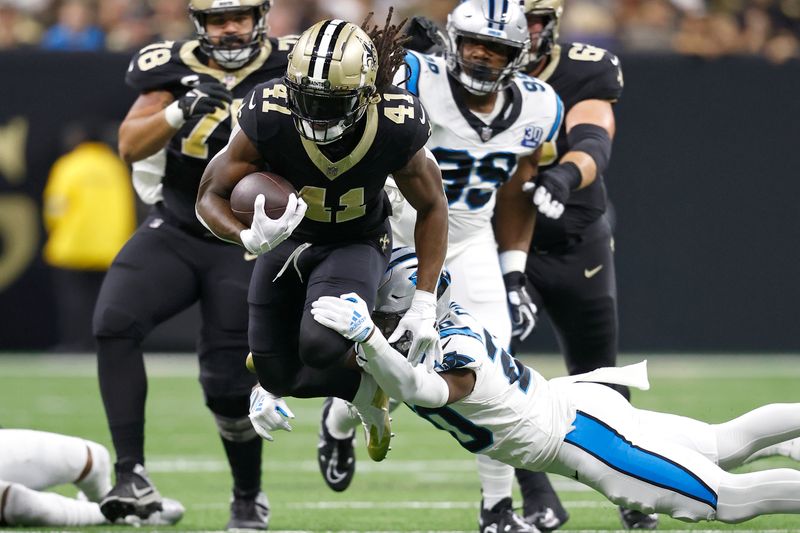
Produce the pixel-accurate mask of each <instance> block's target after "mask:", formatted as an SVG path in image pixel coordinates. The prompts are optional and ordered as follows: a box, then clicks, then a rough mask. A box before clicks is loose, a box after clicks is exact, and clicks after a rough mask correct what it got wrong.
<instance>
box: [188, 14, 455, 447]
mask: <svg viewBox="0 0 800 533" xmlns="http://www.w3.org/2000/svg"><path fill="white" fill-rule="evenodd" d="M398 32H399V28H397V27H396V26H394V25H391V24H390V22H389V21H387V24H386V26H385V27H384V28H383V29H380V30H379V29H378V28H377V27H376V28H372V29H370V34H371V35H372V37H374V38H375V39H376V42H373V40H372V39H371V38H370V35H368V33H366V32H365V31H364V30H362V29H361V28H359V27H358V26H356V25H355V24H352V23H349V22H345V21H342V20H325V21H321V22H319V23H317V24H315V25H314V26H312V27H311V28H309V29H308V30H306V31H305V32H304V33H303V34H302V35H301V36H300V39H299V40H298V42H297V44H296V45H295V48H294V50H293V51H292V53H291V54H290V59H289V65H288V67H287V69H286V73H285V76H283V78H281V79H278V80H274V81H272V82H269V83H266V84H261V85H259V86H257V87H256V88H255V89H254V90H253V91H251V92H250V94H249V95H248V96H247V97H246V100H245V102H246V103H245V105H243V106H242V107H241V110H240V113H239V127H238V128H237V129H236V130H235V131H234V133H233V135H232V137H231V140H230V142H229V143H228V145H227V147H226V148H225V149H224V150H223V151H221V152H220V153H219V154H218V155H217V156H216V157H215V158H214V159H213V160H212V161H211V163H210V164H209V166H208V168H207V169H206V172H205V174H204V176H203V181H202V183H201V185H200V192H199V196H198V199H197V214H198V217H199V218H200V219H201V220H202V221H203V222H204V224H205V225H206V226H207V227H208V228H209V229H210V230H211V231H213V232H214V233H215V234H216V235H218V236H219V237H220V238H221V239H224V240H227V241H230V242H235V243H238V244H241V245H243V246H244V247H245V248H246V249H247V250H248V251H249V252H250V253H253V254H256V255H258V256H259V257H258V259H257V261H256V266H255V270H254V272H253V277H252V280H251V282H250V292H249V296H248V301H249V303H250V328H249V339H250V349H251V351H252V355H253V362H254V366H255V370H256V371H257V374H258V378H259V382H260V384H261V386H263V387H264V389H266V390H268V391H269V392H271V393H272V394H274V395H275V396H279V397H282V396H296V397H318V396H336V397H339V398H342V399H344V400H347V401H351V402H352V403H353V404H354V405H356V407H357V408H358V410H359V413H360V414H361V415H362V417H364V418H366V419H369V421H368V424H369V426H370V427H371V428H372V429H371V430H370V432H369V434H368V442H367V450H368V452H369V454H370V457H372V459H373V460H382V459H383V458H384V457H385V455H386V451H387V449H388V445H389V438H390V432H389V428H388V413H387V411H386V405H387V403H388V398H387V397H386V396H385V395H384V394H382V392H381V391H379V390H377V391H376V386H375V383H374V380H372V379H371V377H370V376H368V375H366V374H365V375H364V376H365V377H364V378H363V379H362V377H361V374H360V373H359V372H358V371H357V369H355V368H345V367H344V366H343V363H344V362H345V361H346V359H347V354H348V352H349V351H351V350H352V347H353V344H352V342H350V341H347V340H346V339H343V338H342V337H341V336H339V335H336V334H335V333H334V332H331V331H330V330H328V329H327V328H324V327H322V326H320V325H319V324H317V323H316V322H315V321H314V320H313V318H312V317H311V314H310V306H311V302H312V301H314V300H316V299H318V298H319V297H320V296H323V295H338V294H341V292H342V291H343V290H346V292H358V293H359V294H363V295H364V298H365V299H366V301H367V302H370V303H371V302H374V299H375V291H376V289H377V286H378V282H379V281H380V278H381V276H382V275H383V272H384V271H385V269H386V265H387V263H388V261H389V255H390V254H391V250H392V246H391V243H392V233H391V228H390V227H389V223H388V220H387V219H388V216H389V213H390V206H389V202H388V199H387V197H386V194H385V192H384V190H383V185H384V183H385V181H386V178H387V175H388V174H390V173H391V174H393V175H394V179H395V181H396V182H397V184H398V186H399V187H400V190H402V191H403V194H405V196H406V198H408V199H409V202H410V203H411V205H412V206H414V208H415V209H416V211H417V217H416V221H415V237H416V238H415V240H416V243H417V244H418V246H419V254H420V269H419V272H418V276H417V277H416V278H415V282H416V292H415V293H414V304H413V305H412V308H413V309H412V310H411V311H410V312H409V314H408V315H406V317H405V319H404V321H403V322H402V323H401V324H399V325H398V327H397V330H396V331H395V332H394V333H393V338H399V337H401V336H405V335H409V336H410V337H411V338H413V345H412V347H411V352H410V357H411V360H412V362H414V363H415V364H416V363H418V362H421V361H424V362H425V366H426V367H428V368H432V367H433V365H434V364H435V363H436V361H437V360H438V359H440V357H441V355H440V354H441V348H440V346H439V336H438V333H437V332H436V329H435V322H436V321H435V298H434V291H435V289H436V282H437V280H438V277H439V272H440V270H441V267H442V263H443V260H444V254H445V249H446V247H447V201H446V198H445V196H444V193H443V190H442V182H441V174H440V172H439V169H438V167H437V165H436V163H435V160H434V159H433V157H432V156H431V155H430V153H429V152H427V153H426V150H425V148H424V146H425V143H426V141H427V140H428V137H429V136H430V122H429V121H428V118H427V114H426V112H425V110H424V109H423V108H422V105H421V104H420V102H419V100H418V99H417V98H416V97H415V96H413V95H411V94H409V93H408V92H406V91H405V90H403V89H400V88H397V87H394V86H393V85H392V77H393V75H394V73H395V71H396V69H397V68H398V66H399V65H400V64H402V62H403V54H404V51H403V49H402V47H401V46H400V45H399V44H398V43H397V37H398V36H399V35H398ZM263 168H269V169H270V170H271V171H273V172H275V173H277V174H279V175H281V176H283V177H285V178H286V179H287V180H288V181H289V182H291V184H292V185H293V186H294V187H295V188H296V189H297V190H298V191H299V198H297V197H295V196H294V195H292V196H290V200H289V203H288V204H287V206H286V210H285V212H284V214H283V215H282V216H281V217H280V218H279V219H277V220H273V219H270V218H268V217H267V216H266V215H265V214H264V209H263V205H264V196H263V195H258V196H257V198H256V200H255V206H254V211H255V216H254V218H253V222H252V225H251V227H249V228H248V227H246V226H244V225H243V224H242V223H241V222H240V221H239V220H237V218H236V217H235V216H234V215H233V213H232V212H231V207H230V203H229V198H230V194H231V191H232V190H233V188H234V186H235V185H236V183H238V182H239V180H240V179H241V178H242V177H244V176H245V175H247V174H249V173H251V172H255V171H257V170H260V169H263ZM423 237H424V238H423Z"/></svg>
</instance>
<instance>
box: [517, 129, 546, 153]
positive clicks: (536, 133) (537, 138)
mask: <svg viewBox="0 0 800 533" xmlns="http://www.w3.org/2000/svg"><path fill="white" fill-rule="evenodd" d="M543 136H544V130H542V128H540V127H539V126H527V127H526V128H525V137H524V138H523V139H522V146H525V147H526V148H536V147H538V146H539V145H540V144H541V142H542V137H543Z"/></svg>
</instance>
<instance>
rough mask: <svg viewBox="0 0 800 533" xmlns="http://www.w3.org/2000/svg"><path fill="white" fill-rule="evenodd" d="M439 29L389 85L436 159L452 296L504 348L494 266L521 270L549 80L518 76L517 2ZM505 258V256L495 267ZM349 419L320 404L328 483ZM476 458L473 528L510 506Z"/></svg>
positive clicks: (501, 293) (345, 448)
mask: <svg viewBox="0 0 800 533" xmlns="http://www.w3.org/2000/svg"><path fill="white" fill-rule="evenodd" d="M447 35H448V41H449V42H448V44H447V47H446V53H445V55H444V57H441V56H433V55H425V54H419V53H416V52H411V51H409V52H408V53H407V56H406V66H405V68H404V69H401V70H400V71H398V73H397V76H396V77H395V82H396V83H398V84H399V85H401V86H404V87H405V88H406V89H407V90H408V91H409V92H411V93H412V94H414V95H416V96H418V97H419V99H420V101H421V102H422V104H423V106H424V107H425V111H426V113H427V120H428V121H429V122H430V124H431V130H432V133H431V137H430V139H429V140H428V143H427V145H426V147H427V148H429V149H430V150H431V151H432V152H433V155H434V156H435V157H436V160H437V162H438V163H439V166H440V168H441V171H442V179H443V181H444V188H445V193H446V195H447V199H448V203H449V217H448V221H449V226H448V227H449V231H448V238H449V243H448V249H447V256H446V259H445V264H446V266H447V268H448V270H449V271H450V273H451V275H452V278H453V287H452V290H453V294H454V295H455V298H456V299H457V300H458V301H460V302H463V303H464V305H466V306H467V307H468V308H469V309H471V310H472V312H474V313H475V314H476V316H478V317H479V319H480V320H481V322H482V323H483V324H484V325H485V326H486V327H487V328H488V329H489V331H491V332H492V333H493V334H494V335H495V336H496V337H497V338H498V339H499V341H500V343H501V345H502V346H503V347H506V348H507V347H508V345H509V343H510V341H511V333H512V324H511V320H510V318H509V307H508V300H507V293H506V288H505V284H504V282H503V274H504V273H505V272H506V271H507V270H508V269H509V268H512V267H513V269H515V270H519V271H520V272H521V271H522V270H524V267H525V260H526V257H527V249H528V242H529V241H528V239H530V237H531V235H532V232H533V219H534V217H535V212H534V210H533V206H532V205H531V203H530V197H529V196H528V195H526V194H524V193H523V192H522V185H523V184H524V183H526V182H527V181H528V180H530V179H531V177H533V176H534V175H535V174H536V169H537V166H538V163H539V155H540V152H541V149H540V147H541V146H542V145H543V144H544V143H545V142H551V141H554V140H555V138H556V135H557V133H558V130H559V128H560V126H561V120H562V115H563V113H562V104H561V100H560V98H559V97H558V95H557V94H556V93H555V91H553V89H552V87H550V86H549V85H547V84H546V83H544V82H541V81H539V80H537V79H535V78H531V77H528V76H525V75H523V74H521V73H520V69H521V68H522V67H523V66H524V65H525V63H526V61H527V57H528V56H527V53H528V49H529V45H530V37H529V34H528V30H527V21H526V19H525V15H524V12H523V10H522V8H521V7H520V5H519V4H518V2H509V1H507V0H504V1H501V0H497V1H494V0H467V1H465V2H463V3H461V4H460V5H459V6H458V7H456V8H455V9H454V10H453V12H452V13H451V14H450V16H449V17H448V23H447ZM386 189H387V193H388V194H389V198H390V200H391V201H392V210H393V215H392V217H391V219H390V221H391V224H392V233H393V238H394V245H395V246H410V245H412V244H413V242H414V241H413V239H414V221H415V220H416V213H415V211H414V209H413V208H412V207H411V206H410V205H409V204H408V203H407V202H406V201H405V200H404V199H403V197H402V195H401V194H400V192H399V190H397V189H396V188H395V187H392V182H391V181H388V182H387V188H386ZM493 216H494V217H495V222H496V232H495V230H494V229H493V227H492V217H493ZM495 234H496V235H495ZM498 247H499V252H500V256H499V258H498ZM506 257H513V258H514V262H515V263H514V264H513V265H511V264H509V265H502V264H501V263H502V262H503V261H504V259H505V258H506ZM501 267H502V269H501ZM523 290H524V289H523ZM513 297H514V295H511V294H509V295H508V298H513ZM517 303H518V302H517ZM522 309H527V308H522ZM517 322H522V321H521V320H517ZM356 423H357V419H355V418H353V417H352V416H349V412H348V410H347V409H346V407H345V406H344V404H343V402H341V401H339V400H335V399H333V400H329V401H328V402H326V405H325V406H324V409H323V421H322V429H321V439H320V444H319V448H318V459H319V465H320V470H321V471H322V474H323V477H324V478H325V481H326V483H328V485H329V486H330V487H331V488H333V489H334V490H344V488H346V487H347V485H349V482H350V479H351V478H352V470H353V468H354V462H353V461H354V459H353V457H352V452H351V449H352V444H351V442H352V441H351V439H348V436H349V435H351V434H352V428H353V426H354V425H355V424H356ZM332 463H333V464H332ZM478 463H479V473H480V478H481V486H482V493H483V509H484V510H485V511H486V513H484V516H482V519H481V522H482V529H483V528H485V527H489V526H491V525H492V524H494V523H496V522H497V521H498V520H500V517H499V516H498V517H496V518H491V517H490V516H489V514H491V513H490V511H492V509H493V508H494V507H495V506H497V505H498V504H500V503H501V502H502V503H503V507H508V508H510V506H511V500H510V496H511V486H512V482H513V471H511V470H510V469H509V468H508V467H507V466H506V465H500V464H497V463H495V462H493V461H490V460H488V459H486V458H485V457H479V460H478ZM498 511H499V509H498ZM519 526H520V528H521V529H520V530H519V531H521V532H525V531H528V528H527V527H524V526H523V525H522V524H521V523H520V524H519Z"/></svg>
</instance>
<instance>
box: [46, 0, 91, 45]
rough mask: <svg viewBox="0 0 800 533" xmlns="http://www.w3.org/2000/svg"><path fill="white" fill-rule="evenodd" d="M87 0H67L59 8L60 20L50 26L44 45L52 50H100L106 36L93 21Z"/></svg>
mask: <svg viewBox="0 0 800 533" xmlns="http://www.w3.org/2000/svg"><path fill="white" fill-rule="evenodd" d="M92 18H93V17H92V9H91V6H90V5H89V3H88V1H86V0H66V1H65V2H64V3H63V4H62V5H61V7H60V8H59V10H58V22H57V23H56V24H55V25H54V26H51V27H50V28H48V30H47V31H46V32H45V34H44V37H43V38H42V47H43V48H49V49H51V50H100V49H102V48H103V44H104V41H105V36H104V35H103V32H102V30H101V29H100V28H98V27H97V26H95V25H94V24H93V21H92Z"/></svg>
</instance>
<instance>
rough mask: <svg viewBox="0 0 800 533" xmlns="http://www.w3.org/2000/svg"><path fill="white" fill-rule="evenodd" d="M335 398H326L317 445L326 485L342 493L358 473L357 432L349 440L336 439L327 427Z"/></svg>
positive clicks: (320, 469)
mask: <svg viewBox="0 0 800 533" xmlns="http://www.w3.org/2000/svg"><path fill="white" fill-rule="evenodd" d="M332 404H333V398H331V397H328V398H325V403H323V404H322V422H321V423H320V430H319V444H317V463H319V471H320V472H321V473H322V478H323V479H324V480H325V483H326V484H327V485H328V486H329V487H330V488H331V489H332V490H335V491H336V492H342V491H343V490H345V489H346V488H347V487H349V486H350V482H351V481H353V475H354V474H355V473H356V457H355V451H354V449H353V447H354V444H355V440H356V437H355V430H354V431H353V436H352V437H350V438H347V439H337V438H334V437H333V436H332V435H331V434H330V433H329V432H328V428H327V427H326V426H325V419H326V418H327V417H328V413H329V412H330V410H331V405H332Z"/></svg>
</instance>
